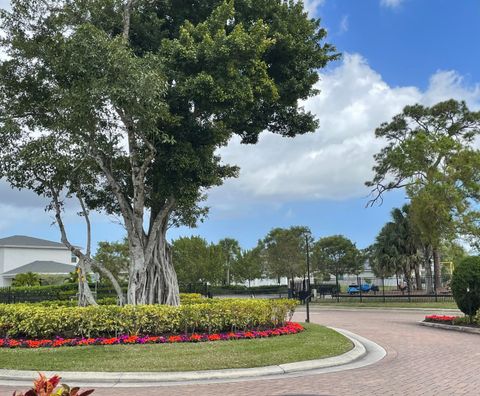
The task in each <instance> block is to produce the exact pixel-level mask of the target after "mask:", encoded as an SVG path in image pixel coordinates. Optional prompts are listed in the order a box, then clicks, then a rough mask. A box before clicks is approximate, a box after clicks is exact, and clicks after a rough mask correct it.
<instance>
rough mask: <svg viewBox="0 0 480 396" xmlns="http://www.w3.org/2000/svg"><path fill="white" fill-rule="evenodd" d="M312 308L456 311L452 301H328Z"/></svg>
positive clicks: (323, 301)
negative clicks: (443, 309) (444, 309)
mask: <svg viewBox="0 0 480 396" xmlns="http://www.w3.org/2000/svg"><path fill="white" fill-rule="evenodd" d="M312 306H313V307H322V306H328V307H339V308H341V307H354V308H433V309H436V308H438V309H442V308H446V309H457V304H455V302H453V301H444V302H441V301H438V302H435V301H431V302H401V301H386V302H383V301H364V302H360V301H340V302H338V303H337V302H336V301H328V300H322V301H320V302H314V303H312Z"/></svg>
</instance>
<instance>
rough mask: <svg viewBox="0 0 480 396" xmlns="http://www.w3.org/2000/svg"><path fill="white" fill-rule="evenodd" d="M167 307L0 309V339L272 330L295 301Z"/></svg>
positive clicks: (210, 302)
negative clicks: (269, 328)
mask: <svg viewBox="0 0 480 396" xmlns="http://www.w3.org/2000/svg"><path fill="white" fill-rule="evenodd" d="M205 300H206V301H208V302H205V303H195V304H183V305H180V306H178V307H171V306H167V305H140V306H132V305H127V306H124V307H118V306H115V305H99V306H90V307H68V306H65V307H63V306H51V307H46V306H41V305H38V304H10V305H9V304H0V335H1V336H2V337H5V336H8V337H14V338H21V337H24V338H52V337H55V336H58V337H103V336H105V337H107V336H115V335H119V334H148V335H160V334H176V333H183V332H188V333H191V332H220V331H235V330H246V329H258V328H266V327H273V326H277V325H280V324H282V323H283V322H284V321H285V320H286V319H289V315H291V314H292V313H293V310H294V309H295V306H296V305H297V302H296V301H293V300H284V299H278V300H254V299H251V300H250V299H248V300H247V299H214V300H212V299H209V300H207V299H205Z"/></svg>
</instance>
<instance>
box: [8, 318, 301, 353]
mask: <svg viewBox="0 0 480 396" xmlns="http://www.w3.org/2000/svg"><path fill="white" fill-rule="evenodd" d="M303 330H305V329H304V328H303V326H302V325H301V324H299V323H294V322H286V323H285V324H284V325H283V326H279V327H276V328H272V329H266V330H248V331H230V332H222V333H211V334H209V333H192V334H180V335H165V336H151V335H126V334H125V335H120V336H118V337H96V338H85V337H77V338H61V337H56V338H54V339H33V340H31V339H11V338H0V348H58V347H63V346H86V345H122V344H123V345H127V344H166V343H179V342H206V341H229V340H242V339H254V338H268V337H276V336H282V335H288V334H297V333H299V332H301V331H303Z"/></svg>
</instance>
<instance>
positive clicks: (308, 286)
mask: <svg viewBox="0 0 480 396" xmlns="http://www.w3.org/2000/svg"><path fill="white" fill-rule="evenodd" d="M305 243H306V247H307V299H306V300H305V302H306V305H307V306H306V308H307V318H306V319H305V322H307V323H310V295H311V290H310V252H309V250H308V234H305Z"/></svg>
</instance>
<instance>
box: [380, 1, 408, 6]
mask: <svg viewBox="0 0 480 396" xmlns="http://www.w3.org/2000/svg"><path fill="white" fill-rule="evenodd" d="M403 2H404V0H380V5H381V6H382V7H387V8H398V7H399V6H400V4H402V3H403Z"/></svg>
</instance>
